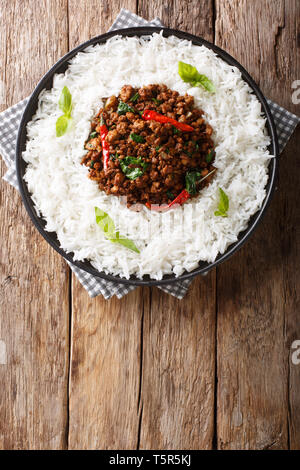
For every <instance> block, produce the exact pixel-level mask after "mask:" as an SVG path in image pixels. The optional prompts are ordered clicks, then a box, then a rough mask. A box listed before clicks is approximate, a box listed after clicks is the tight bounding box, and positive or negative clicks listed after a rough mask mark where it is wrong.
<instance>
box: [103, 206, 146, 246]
mask: <svg viewBox="0 0 300 470" xmlns="http://www.w3.org/2000/svg"><path fill="white" fill-rule="evenodd" d="M95 215H96V223H97V224H98V225H99V227H100V228H101V229H102V230H103V232H104V236H105V238H107V239H108V240H109V241H110V242H112V243H119V244H120V245H123V246H125V247H126V248H128V249H129V250H132V251H135V252H136V253H140V250H138V248H137V247H136V246H135V244H134V242H133V241H132V240H129V239H128V238H124V237H120V232H119V231H116V227H115V224H114V221H113V220H112V218H111V217H109V215H108V214H107V213H106V212H103V211H102V210H101V209H99V207H95Z"/></svg>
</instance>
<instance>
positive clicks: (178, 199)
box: [146, 189, 190, 211]
mask: <svg viewBox="0 0 300 470" xmlns="http://www.w3.org/2000/svg"><path fill="white" fill-rule="evenodd" d="M189 197H190V193H189V192H188V191H187V190H186V189H183V190H182V191H181V193H179V194H178V196H177V197H176V198H175V199H174V200H173V201H172V202H170V204H164V205H158V206H155V205H153V206H152V205H151V203H150V202H146V206H147V207H148V209H151V210H154V211H165V210H166V209H169V208H170V207H172V206H173V205H174V204H179V205H180V206H181V205H182V204H184V203H185V202H186V201H187V200H188V199H189Z"/></svg>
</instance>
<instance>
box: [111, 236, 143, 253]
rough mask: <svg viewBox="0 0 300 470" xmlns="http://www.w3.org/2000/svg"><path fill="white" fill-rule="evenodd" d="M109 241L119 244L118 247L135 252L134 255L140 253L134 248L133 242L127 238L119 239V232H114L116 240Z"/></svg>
mask: <svg viewBox="0 0 300 470" xmlns="http://www.w3.org/2000/svg"><path fill="white" fill-rule="evenodd" d="M110 241H111V242H113V243H119V244H120V245H123V246H125V247H126V248H128V249H129V250H132V251H135V252H136V253H140V250H139V249H138V248H137V247H136V246H135V244H134V242H133V241H132V240H129V238H125V237H120V233H119V232H116V238H114V239H110Z"/></svg>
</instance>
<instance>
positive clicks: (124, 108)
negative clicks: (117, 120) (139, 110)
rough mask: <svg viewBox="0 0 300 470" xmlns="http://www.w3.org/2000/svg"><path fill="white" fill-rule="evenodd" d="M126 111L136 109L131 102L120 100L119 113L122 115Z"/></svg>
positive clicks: (131, 111) (133, 111)
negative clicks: (130, 104)
mask: <svg viewBox="0 0 300 470" xmlns="http://www.w3.org/2000/svg"><path fill="white" fill-rule="evenodd" d="M126 113H135V110H134V109H133V108H132V107H131V106H129V104H127V103H124V102H123V101H121V100H120V101H119V105H118V114H119V116H121V115H122V114H126Z"/></svg>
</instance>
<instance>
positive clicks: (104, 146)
mask: <svg viewBox="0 0 300 470" xmlns="http://www.w3.org/2000/svg"><path fill="white" fill-rule="evenodd" d="M107 134H108V129H107V127H106V124H105V121H104V118H103V116H102V115H101V118H100V137H101V144H102V155H103V169H104V170H106V169H107V166H108V162H109V144H108V142H106V136H107Z"/></svg>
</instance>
